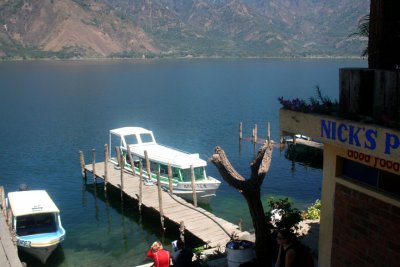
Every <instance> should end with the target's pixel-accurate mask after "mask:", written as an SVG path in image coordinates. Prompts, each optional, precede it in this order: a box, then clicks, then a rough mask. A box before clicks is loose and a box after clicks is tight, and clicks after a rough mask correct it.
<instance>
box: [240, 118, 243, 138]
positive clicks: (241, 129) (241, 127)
mask: <svg viewBox="0 0 400 267" xmlns="http://www.w3.org/2000/svg"><path fill="white" fill-rule="evenodd" d="M242 139H243V123H242V122H240V123H239V140H240V141H242Z"/></svg>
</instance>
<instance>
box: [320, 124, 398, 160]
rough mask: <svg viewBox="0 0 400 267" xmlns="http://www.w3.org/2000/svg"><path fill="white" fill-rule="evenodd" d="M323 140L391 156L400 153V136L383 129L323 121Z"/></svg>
mask: <svg viewBox="0 0 400 267" xmlns="http://www.w3.org/2000/svg"><path fill="white" fill-rule="evenodd" d="M321 138H322V139H326V140H330V141H335V142H339V143H341V144H342V145H346V146H353V147H354V148H361V149H365V150H369V151H374V152H375V151H376V150H381V151H382V152H383V153H384V154H385V155H387V156H390V155H392V154H394V153H398V152H399V151H400V136H399V134H397V133H394V132H392V131H389V130H385V129H382V128H379V129H378V128H374V127H373V126H371V127H368V126H367V125H362V126H360V125H357V124H353V123H349V122H337V121H334V120H329V119H321Z"/></svg>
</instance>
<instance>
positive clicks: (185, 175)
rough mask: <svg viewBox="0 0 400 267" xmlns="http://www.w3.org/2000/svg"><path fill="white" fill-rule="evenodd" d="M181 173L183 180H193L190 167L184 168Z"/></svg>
mask: <svg viewBox="0 0 400 267" xmlns="http://www.w3.org/2000/svg"><path fill="white" fill-rule="evenodd" d="M181 173H182V181H184V182H190V181H191V180H192V178H191V176H190V169H182V170H181Z"/></svg>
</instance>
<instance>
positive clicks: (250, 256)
mask: <svg viewBox="0 0 400 267" xmlns="http://www.w3.org/2000/svg"><path fill="white" fill-rule="evenodd" d="M226 258H227V261H228V267H238V266H239V265H240V264H242V263H245V262H249V261H252V260H254V259H255V255H254V243H253V242H250V241H246V240H242V241H239V240H235V241H229V242H228V243H227V244H226Z"/></svg>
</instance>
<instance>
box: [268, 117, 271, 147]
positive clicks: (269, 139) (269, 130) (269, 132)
mask: <svg viewBox="0 0 400 267" xmlns="http://www.w3.org/2000/svg"><path fill="white" fill-rule="evenodd" d="M267 140H268V142H269V141H271V126H270V124H269V122H268V123H267Z"/></svg>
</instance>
